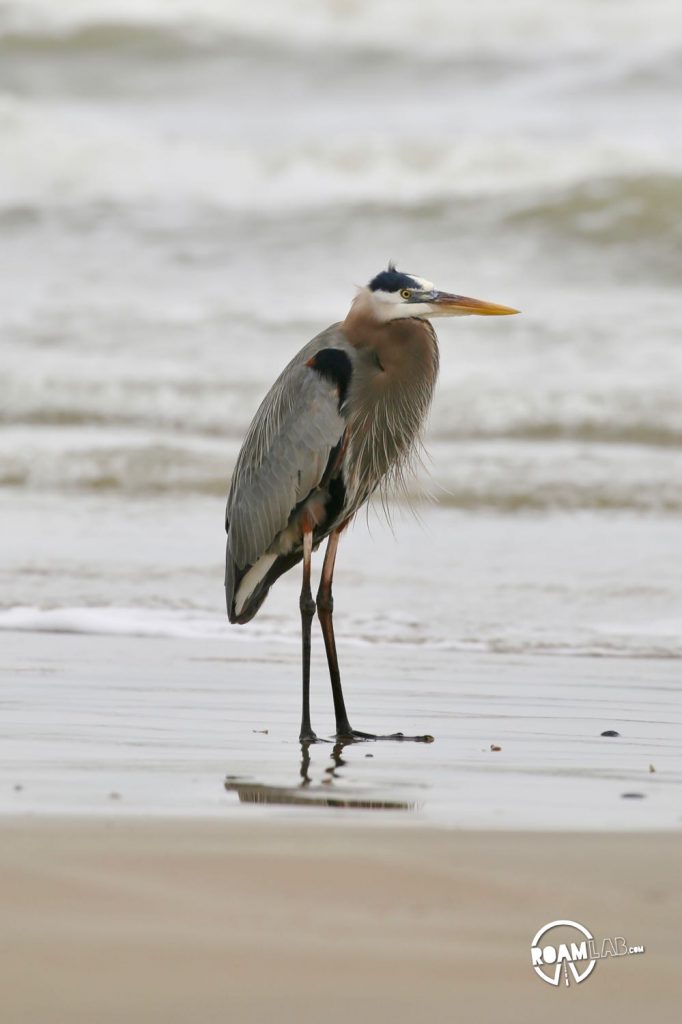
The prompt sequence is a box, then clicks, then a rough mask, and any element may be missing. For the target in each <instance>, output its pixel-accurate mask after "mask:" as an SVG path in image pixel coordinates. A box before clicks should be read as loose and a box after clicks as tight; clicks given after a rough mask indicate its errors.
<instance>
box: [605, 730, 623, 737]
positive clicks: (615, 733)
mask: <svg viewBox="0 0 682 1024" xmlns="http://www.w3.org/2000/svg"><path fill="white" fill-rule="evenodd" d="M601 735H602V736H620V733H619V732H616V730H615V729H607V730H606V732H603V733H602V734H601Z"/></svg>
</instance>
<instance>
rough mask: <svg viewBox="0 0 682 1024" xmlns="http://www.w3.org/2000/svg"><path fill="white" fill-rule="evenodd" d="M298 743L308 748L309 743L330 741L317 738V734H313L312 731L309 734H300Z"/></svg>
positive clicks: (329, 741) (320, 737)
mask: <svg viewBox="0 0 682 1024" xmlns="http://www.w3.org/2000/svg"><path fill="white" fill-rule="evenodd" d="M298 741H299V743H302V744H305V746H308V745H309V744H311V743H331V742H332V741H331V740H326V739H324V738H323V737H322V736H318V735H317V733H315V732H313V731H312V729H311V730H310V731H309V732H301V734H300V736H299V737H298Z"/></svg>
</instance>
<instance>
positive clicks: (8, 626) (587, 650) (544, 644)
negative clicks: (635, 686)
mask: <svg viewBox="0 0 682 1024" xmlns="http://www.w3.org/2000/svg"><path fill="white" fill-rule="evenodd" d="M358 625H359V628H358V629H357V630H350V631H349V632H348V634H347V635H344V644H345V645H346V646H349V647H366V646H376V645H382V644H388V645H391V646H394V645H399V646H401V647H408V648H418V647H423V646H425V645H426V646H428V647H429V649H437V650H440V651H451V652H462V653H471V654H503V655H509V654H516V655H541V656H544V655H555V656H563V657H612V658H613V657H615V658H618V657H623V658H663V659H679V658H682V640H680V633H679V623H678V622H672V621H671V622H660V623H651V624H649V625H647V626H646V627H642V626H640V627H639V628H637V629H633V628H631V627H630V626H628V627H626V626H619V625H617V624H613V625H609V626H605V625H602V626H597V627H595V628H594V629H588V630H583V631H580V632H577V633H576V632H573V633H572V634H571V635H570V636H569V635H568V634H566V635H562V634H560V633H557V634H556V635H555V636H547V635H546V634H545V635H542V636H537V635H535V634H534V633H533V631H530V632H529V633H528V635H523V634H521V633H519V632H518V631H517V632H516V633H512V632H509V631H507V632H505V631H501V632H500V633H499V634H497V635H485V636H481V637H480V638H476V637H468V638H466V639H452V637H445V636H441V635H437V634H427V633H424V634H423V635H421V636H407V637H406V635H405V627H404V623H403V622H401V621H399V620H396V621H392V620H391V618H390V617H385V616H384V617H383V618H382V619H381V621H376V622H373V623H372V626H373V628H372V630H371V632H370V631H366V630H363V629H362V628H361V626H360V624H358ZM2 631H6V632H25V633H66V634H77V635H95V636H131V637H146V638H157V637H165V638H172V639H180V640H225V641H226V642H229V643H237V644H243V645H246V646H249V645H253V644H254V643H262V641H264V640H266V641H267V640H270V641H274V642H276V643H277V644H282V645H284V646H285V648H288V649H289V650H290V651H291V653H293V652H294V651H296V652H297V651H298V646H299V644H300V639H299V637H298V635H297V633H296V631H295V630H293V631H292V629H291V627H290V623H285V622H278V621H277V620H272V621H269V622H267V623H261V622H258V621H256V622H254V623H252V624H251V625H250V627H249V631H248V633H247V632H244V631H242V630H235V629H229V627H228V625H227V623H226V620H225V618H224V616H222V615H220V616H219V615H214V614H211V613H210V612H207V611H193V612H190V611H185V610H182V611H181V610H177V609H171V608H166V609H159V608H154V609H152V608H144V607H137V608H134V607H125V608H124V607H116V606H109V607H63V608H40V607H35V606H14V607H9V608H2V609H0V632H2Z"/></svg>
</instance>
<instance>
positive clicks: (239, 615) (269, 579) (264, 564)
mask: <svg viewBox="0 0 682 1024" xmlns="http://www.w3.org/2000/svg"><path fill="white" fill-rule="evenodd" d="M302 557H303V555H302V553H301V552H300V551H299V552H298V553H293V554H290V555H269V554H265V555H261V557H260V558H259V559H258V561H257V562H254V564H253V565H247V566H245V567H244V568H243V569H240V568H239V567H238V566H237V564H236V563H235V561H234V559H233V558H232V552H231V551H230V543H229V539H228V544H227V557H226V559H225V598H226V601H227V617H228V619H229V620H230V622H236V623H239V625H243V624H244V623H246V622H250V621H251V619H252V618H253V617H254V615H255V614H256V612H257V611H258V609H259V608H260V606H261V605H262V604H263V601H264V600H265V598H266V597H267V596H268V592H269V590H270V587H271V586H272V584H273V583H274V582H275V580H277V579H279V577H280V576H281V575H282V573H285V572H287V570H288V569H291V567H292V566H294V565H296V564H297V562H300V561H301V558H302Z"/></svg>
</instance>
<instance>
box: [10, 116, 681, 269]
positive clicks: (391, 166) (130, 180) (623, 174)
mask: <svg viewBox="0 0 682 1024" xmlns="http://www.w3.org/2000/svg"><path fill="white" fill-rule="evenodd" d="M0 131H1V132H2V134H3V138H4V140H5V153H4V156H3V174H2V178H1V179H0V220H1V221H3V222H4V223H5V224H6V226H8V227H12V226H16V227H19V228H21V226H22V225H24V224H27V223H29V224H30V222H31V221H32V220H36V219H40V218H45V217H49V218H52V219H54V218H57V219H59V218H62V219H63V220H65V221H66V226H67V227H68V226H76V227H77V226H79V225H80V229H81V230H82V229H83V228H84V227H85V226H87V224H88V223H90V224H100V223H102V222H106V221H107V219H110V220H112V219H113V220H121V219H122V221H123V222H124V223H125V224H127V225H130V226H135V225H136V224H137V226H138V228H139V229H140V230H142V231H145V230H148V229H149V228H150V226H153V225H155V224H156V225H157V226H158V227H164V226H165V227H166V229H168V230H170V231H177V232H178V233H184V232H186V231H187V229H188V226H191V225H194V226H195V228H196V229H197V230H199V229H201V227H202V225H204V224H211V223H215V221H216V218H220V217H224V218H227V220H226V223H225V230H229V227H230V224H229V218H234V217H237V218H251V219H252V220H254V221H259V220H273V219H275V220H279V221H282V222H284V223H287V222H289V221H291V220H292V219H293V218H296V219H298V218H300V217H301V216H302V215H303V214H304V213H306V212H309V213H311V214H312V213H314V214H315V217H316V219H317V222H318V230H322V229H323V226H324V224H325V222H326V221H328V220H329V219H330V218H332V219H334V218H338V217H339V216H340V215H344V216H345V215H348V214H349V213H355V214H356V215H357V216H358V217H362V219H363V222H364V223H365V225H366V227H367V230H369V229H370V228H371V227H372V225H373V224H375V223H376V224H377V225H378V224H379V223H380V222H381V221H383V220H386V219H391V218H395V217H396V216H400V217H401V220H402V221H403V223H409V222H410V219H413V220H414V221H415V222H418V223H420V224H421V225H422V227H423V228H425V229H426V228H428V225H429V224H431V223H437V224H438V225H439V229H440V230H441V231H443V230H446V229H448V228H452V229H453V230H456V231H457V234H458V235H460V236H463V237H466V235H467V234H468V233H469V234H473V233H475V235H476V237H479V238H481V237H483V238H485V237H487V236H488V235H492V234H494V235H495V236H496V237H497V236H499V233H500V232H501V231H504V230H507V231H508V232H510V233H516V234H521V236H522V237H525V238H528V237H530V236H532V235H536V236H538V237H541V238H542V237H544V238H548V239H549V242H550V244H551V243H554V242H555V241H556V240H557V239H560V240H562V241H563V242H565V243H566V244H572V245H579V246H583V248H584V247H585V246H594V245H595V244H597V245H609V246H612V247H613V248H614V249H615V248H617V247H623V246H624V245H636V246H637V247H641V246H642V245H645V244H647V243H656V244H657V245H659V248H660V251H661V253H662V255H663V256H665V255H666V254H668V256H669V257H670V258H671V259H672V256H673V255H674V254H675V252H676V250H677V249H678V248H679V245H680V241H681V240H682V227H681V225H680V219H679V218H676V217H674V216H671V210H675V209H677V208H679V206H680V203H681V202H682V166H680V164H679V161H678V158H677V155H676V154H675V152H674V151H669V152H668V151H662V152H660V153H657V154H651V153H647V152H643V151H642V149H641V147H640V146H639V145H637V144H633V145H632V147H631V148H629V147H628V144H627V143H623V144H622V145H620V146H617V147H614V146H601V145H600V144H598V143H594V142H593V143H592V144H590V145H587V146H586V145H585V144H584V143H583V142H582V141H581V142H580V143H577V142H576V143H570V142H566V143H564V144H562V145H556V146H553V147H552V149H551V151H550V150H548V149H547V147H546V146H543V145H540V144H538V143H533V142H531V141H529V140H527V139H521V140H518V141H514V140H507V141H504V140H501V139H495V140H493V139H490V140H486V139H468V140H466V141H459V142H458V143H457V144H456V145H455V144H451V143H443V142H437V143H436V142H429V141H423V142H421V143H418V144H417V143H414V141H413V140H412V141H408V140H406V141H402V140H401V141H395V140H393V141H390V142H389V141H387V140H374V141H371V142H370V141H367V140H365V139H362V138H361V139H358V140H357V141H348V142H339V141H336V140H331V141H329V142H326V141H319V140H318V141H305V140H298V141H297V142H296V143H295V144H290V143H289V142H287V141H286V140H281V141H280V142H277V141H275V140H272V139H271V140H269V141H268V142H267V144H265V143H262V144H261V143H254V144H251V145H247V144H245V143H243V142H240V141H239V140H235V139H234V138H231V137H226V136H225V135H224V134H223V136H222V137H221V136H217V137H215V138H212V139H202V140H200V142H199V141H198V140H196V139H193V138H192V137H191V136H190V137H183V136H182V135H180V136H176V135H169V134H168V133H167V132H165V131H163V130H161V129H159V130H158V131H157V132H156V133H154V132H152V131H150V130H149V125H148V123H146V122H145V121H144V119H143V120H141V121H139V122H136V121H134V120H131V119H125V118H120V117H118V118H111V119H109V120H108V121H106V123H102V121H101V119H100V118H99V117H98V116H96V114H95V113H94V112H84V111H82V110H79V111H78V113H77V114H76V113H74V112H73V111H68V112H67V111H61V112H60V111H55V110H48V109H46V108H45V107H44V106H43V105H41V104H35V103H32V102H30V101H28V100H19V99H16V98H9V97H7V96H5V97H4V98H3V97H0ZM69 222H73V225H71V224H70V223H69ZM640 255H641V254H638V259H640V262H641V258H640ZM643 270H644V268H643Z"/></svg>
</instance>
